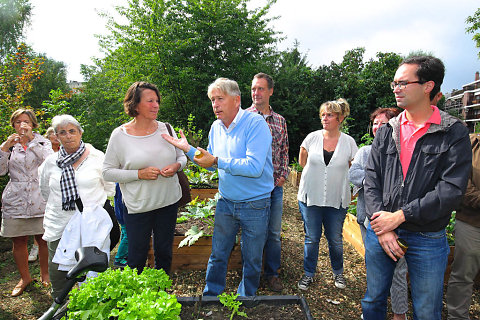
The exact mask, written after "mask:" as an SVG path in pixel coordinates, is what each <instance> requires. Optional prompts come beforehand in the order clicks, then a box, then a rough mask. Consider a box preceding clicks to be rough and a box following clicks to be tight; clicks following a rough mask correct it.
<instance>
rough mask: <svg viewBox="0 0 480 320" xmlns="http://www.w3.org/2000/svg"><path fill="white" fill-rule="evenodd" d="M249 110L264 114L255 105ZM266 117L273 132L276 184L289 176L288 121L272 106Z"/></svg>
mask: <svg viewBox="0 0 480 320" xmlns="http://www.w3.org/2000/svg"><path fill="white" fill-rule="evenodd" d="M247 111H250V112H257V113H258V114H260V115H262V116H264V115H263V113H261V112H260V111H258V110H257V108H256V107H255V106H254V105H252V106H251V107H250V108H248V109H247ZM264 118H265V121H267V123H268V127H269V128H270V132H271V133H272V162H273V179H274V181H275V186H276V185H277V184H278V179H279V178H280V177H284V178H285V181H286V180H287V178H288V133H287V123H286V122H285V118H284V117H282V116H281V115H279V114H278V113H276V112H274V111H273V109H272V107H270V114H269V115H266V117H265V116H264Z"/></svg>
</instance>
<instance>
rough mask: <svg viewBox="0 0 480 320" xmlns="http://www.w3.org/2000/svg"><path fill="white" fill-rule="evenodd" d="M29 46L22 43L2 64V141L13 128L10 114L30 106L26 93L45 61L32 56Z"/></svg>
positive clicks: (0, 94) (0, 70)
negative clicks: (26, 102)
mask: <svg viewBox="0 0 480 320" xmlns="http://www.w3.org/2000/svg"><path fill="white" fill-rule="evenodd" d="M27 52H28V47H27V46H26V45H24V44H21V45H20V46H19V47H18V48H17V51H16V52H15V53H14V54H11V55H9V56H7V61H6V63H5V64H4V65H1V66H0V141H5V139H6V137H7V135H8V134H9V133H11V131H12V128H11V127H10V124H9V119H10V115H11V114H12V113H13V111H15V110H16V109H18V108H28V107H30V106H28V105H25V104H24V99H25V96H26V94H28V93H29V92H30V91H32V89H33V82H34V81H35V80H37V79H38V78H40V76H41V74H42V71H41V70H40V67H41V65H42V63H43V59H41V58H38V57H36V58H30V57H29V56H28V54H27Z"/></svg>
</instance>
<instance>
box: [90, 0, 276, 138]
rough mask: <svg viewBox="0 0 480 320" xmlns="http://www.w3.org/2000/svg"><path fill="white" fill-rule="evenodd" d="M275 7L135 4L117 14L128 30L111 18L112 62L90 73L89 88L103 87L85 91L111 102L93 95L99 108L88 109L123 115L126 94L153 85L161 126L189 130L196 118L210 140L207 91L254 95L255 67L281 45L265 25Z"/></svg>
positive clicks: (224, 0) (225, 2) (108, 47)
mask: <svg viewBox="0 0 480 320" xmlns="http://www.w3.org/2000/svg"><path fill="white" fill-rule="evenodd" d="M273 3H274V0H270V1H268V3H267V5H266V6H265V7H263V8H259V9H254V10H249V9H247V0H186V1H176V0H144V1H140V0H129V2H128V6H127V7H119V8H117V10H118V12H119V13H120V15H121V16H122V17H123V18H125V19H126V20H127V23H125V24H121V23H119V22H115V21H114V19H113V18H111V17H110V18H109V20H108V23H107V26H108V28H109V30H110V35H109V36H107V37H104V38H102V39H101V42H100V45H101V47H102V48H103V50H104V51H105V52H106V58H104V59H102V60H99V61H98V62H97V64H96V67H95V68H90V69H89V70H88V73H89V75H88V77H87V79H88V80H89V82H90V81H91V82H92V83H96V84H97V85H100V86H101V87H100V88H98V87H96V88H94V87H92V86H91V85H87V87H86V91H88V90H90V89H92V90H94V91H96V93H97V94H99V95H100V96H101V95H104V96H105V97H106V98H107V100H108V101H109V102H107V105H105V104H103V105H100V103H98V101H100V100H102V99H101V98H100V97H99V96H96V95H92V98H94V97H95V101H93V102H92V101H89V102H87V101H85V102H86V103H88V104H90V106H85V107H87V108H90V109H91V110H92V111H93V110H95V109H96V108H101V109H102V110H103V111H104V110H105V109H106V108H108V110H112V111H113V109H111V108H118V109H117V110H122V108H121V104H119V102H120V101H121V99H122V98H123V95H124V93H125V91H126V90H127V88H128V86H129V85H130V84H131V83H132V82H134V81H138V80H144V81H149V82H153V83H155V84H156V85H157V86H158V87H159V89H160V92H161V93H162V105H161V110H160V117H161V119H162V120H168V121H170V122H172V123H173V124H176V125H180V126H185V125H186V124H187V119H188V115H189V114H191V113H192V114H194V115H195V120H196V122H197V123H196V126H197V127H198V128H200V129H203V130H206V131H207V132H208V128H209V126H210V124H211V123H212V122H213V120H214V116H213V113H212V112H210V110H211V107H210V102H209V101H208V99H207V97H206V90H207V86H208V84H210V83H211V82H213V81H214V80H215V79H216V78H217V77H221V76H222V77H228V78H232V79H234V80H236V81H237V82H238V83H239V85H240V87H241V88H246V87H247V86H248V88H249V85H250V82H251V78H252V77H253V75H254V74H255V73H256V72H257V65H259V64H260V63H262V64H265V61H266V60H269V59H270V57H271V55H272V53H273V52H274V49H275V47H274V44H275V43H276V41H277V40H278V39H277V38H276V33H275V32H274V31H273V30H272V29H270V28H269V27H268V26H267V24H268V22H269V21H271V19H267V18H266V17H265V16H266V14H267V13H268V9H269V8H270V6H271V5H272V4H273ZM86 70H87V69H85V71H86ZM86 93H87V92H86ZM87 94H93V93H87ZM112 100H114V101H115V103H114V104H112V103H111V102H113V101H112ZM96 110H98V109H96ZM110 131H111V130H110Z"/></svg>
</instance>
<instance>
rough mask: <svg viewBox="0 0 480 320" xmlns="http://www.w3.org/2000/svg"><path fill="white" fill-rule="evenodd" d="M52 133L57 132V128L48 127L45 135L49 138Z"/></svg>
mask: <svg viewBox="0 0 480 320" xmlns="http://www.w3.org/2000/svg"><path fill="white" fill-rule="evenodd" d="M52 134H55V129H53V127H48V129H47V132H45V134H44V137H45V138H47V139H48V137H50V136H51V135H52Z"/></svg>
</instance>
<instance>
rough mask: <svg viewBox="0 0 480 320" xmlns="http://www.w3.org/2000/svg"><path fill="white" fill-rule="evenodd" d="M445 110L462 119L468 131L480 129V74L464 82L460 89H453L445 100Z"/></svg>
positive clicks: (477, 73)
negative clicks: (471, 80)
mask: <svg viewBox="0 0 480 320" xmlns="http://www.w3.org/2000/svg"><path fill="white" fill-rule="evenodd" d="M445 111H447V112H449V113H450V114H453V115H455V116H458V117H459V118H461V119H464V120H465V122H466V123H467V125H468V128H469V130H470V132H475V131H480V76H479V72H478V71H477V72H476V73H475V81H473V82H471V83H467V84H464V85H463V86H462V89H461V90H453V91H452V93H451V94H450V96H448V97H447V98H446V100H445Z"/></svg>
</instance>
